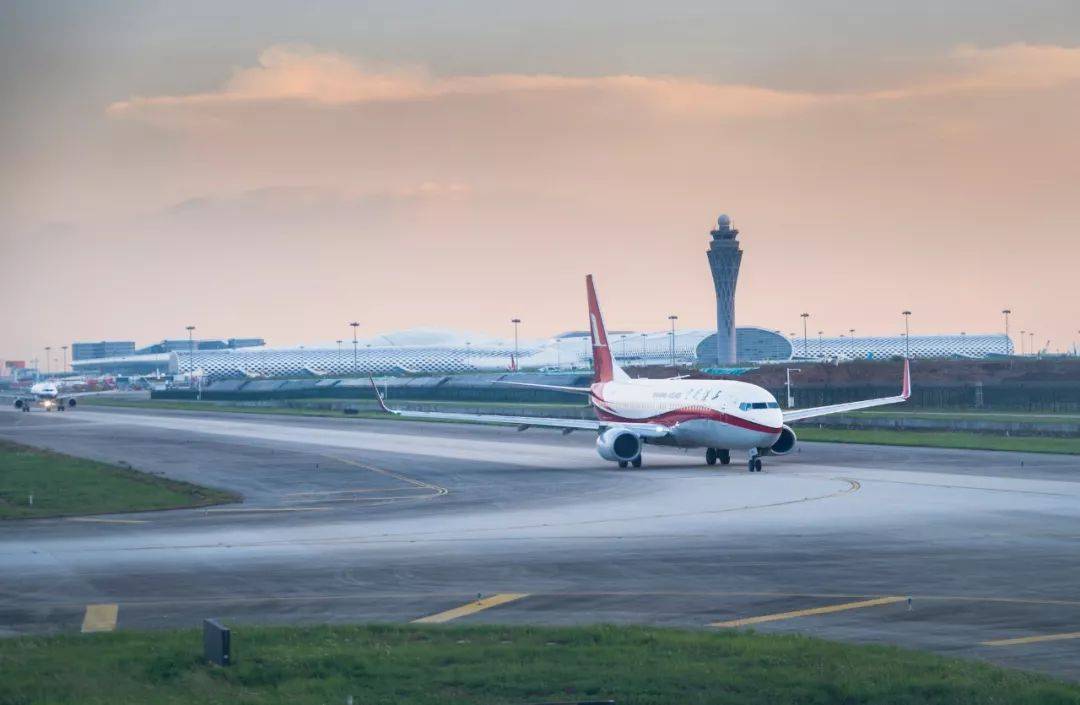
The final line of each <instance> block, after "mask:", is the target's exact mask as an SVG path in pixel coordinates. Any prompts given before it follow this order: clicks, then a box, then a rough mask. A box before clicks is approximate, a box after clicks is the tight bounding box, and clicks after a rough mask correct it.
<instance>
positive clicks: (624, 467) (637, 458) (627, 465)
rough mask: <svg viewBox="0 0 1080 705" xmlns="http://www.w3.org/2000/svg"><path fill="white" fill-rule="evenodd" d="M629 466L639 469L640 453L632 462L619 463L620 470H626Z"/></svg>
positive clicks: (622, 461) (623, 461)
mask: <svg viewBox="0 0 1080 705" xmlns="http://www.w3.org/2000/svg"><path fill="white" fill-rule="evenodd" d="M630 465H633V466H634V467H635V468H640V467H641V453H638V454H637V457H636V458H634V459H633V460H620V461H619V467H620V468H623V469H626V468H627V467H629V466H630Z"/></svg>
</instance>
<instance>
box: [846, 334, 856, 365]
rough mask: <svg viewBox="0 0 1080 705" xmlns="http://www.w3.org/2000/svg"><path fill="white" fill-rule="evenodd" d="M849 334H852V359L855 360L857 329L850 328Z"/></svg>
mask: <svg viewBox="0 0 1080 705" xmlns="http://www.w3.org/2000/svg"><path fill="white" fill-rule="evenodd" d="M848 333H851V359H852V360H854V359H855V329H854V328H848Z"/></svg>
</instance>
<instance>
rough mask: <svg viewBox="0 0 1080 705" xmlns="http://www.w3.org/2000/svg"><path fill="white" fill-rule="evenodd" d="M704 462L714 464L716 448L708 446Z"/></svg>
mask: <svg viewBox="0 0 1080 705" xmlns="http://www.w3.org/2000/svg"><path fill="white" fill-rule="evenodd" d="M705 464H706V465H716V448H708V449H706V451H705Z"/></svg>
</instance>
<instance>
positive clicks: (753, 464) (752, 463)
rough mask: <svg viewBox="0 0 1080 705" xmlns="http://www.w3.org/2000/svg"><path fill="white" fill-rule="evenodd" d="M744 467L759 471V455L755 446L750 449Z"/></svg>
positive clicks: (751, 470)
mask: <svg viewBox="0 0 1080 705" xmlns="http://www.w3.org/2000/svg"><path fill="white" fill-rule="evenodd" d="M746 469H747V470H748V471H750V472H761V457H760V455H759V454H758V449H757V448H751V449H750V459H749V460H748V461H747V463H746Z"/></svg>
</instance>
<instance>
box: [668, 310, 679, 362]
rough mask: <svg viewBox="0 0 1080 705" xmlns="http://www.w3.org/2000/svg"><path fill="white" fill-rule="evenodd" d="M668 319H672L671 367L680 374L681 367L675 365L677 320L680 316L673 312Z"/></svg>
mask: <svg viewBox="0 0 1080 705" xmlns="http://www.w3.org/2000/svg"><path fill="white" fill-rule="evenodd" d="M668 320H669V321H671V369H673V370H675V374H679V368H678V367H676V366H675V321H677V320H679V317H678V316H676V315H675V314H671V315H670V316H668Z"/></svg>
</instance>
